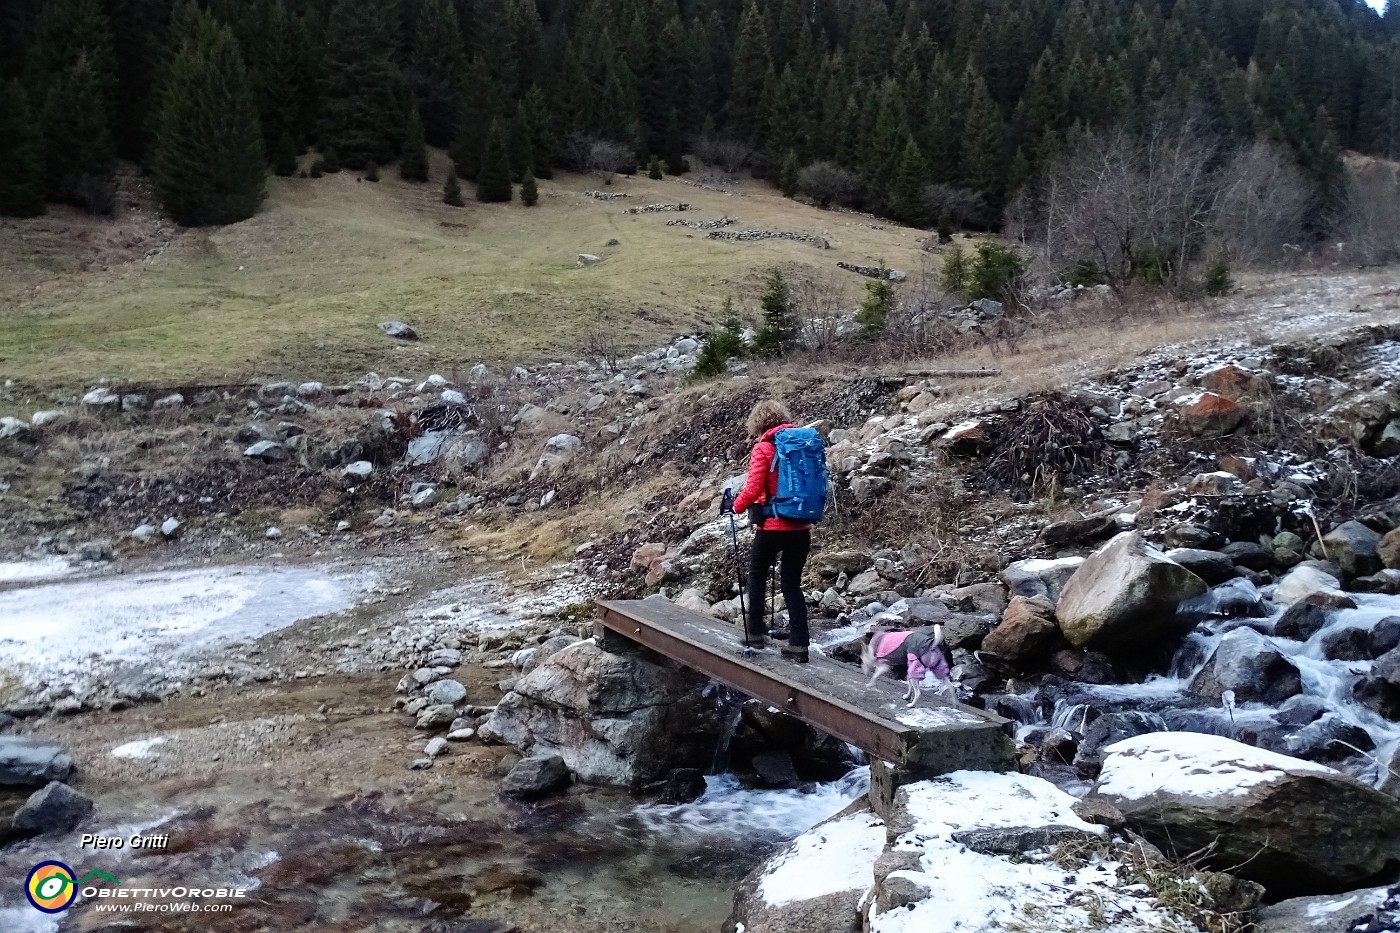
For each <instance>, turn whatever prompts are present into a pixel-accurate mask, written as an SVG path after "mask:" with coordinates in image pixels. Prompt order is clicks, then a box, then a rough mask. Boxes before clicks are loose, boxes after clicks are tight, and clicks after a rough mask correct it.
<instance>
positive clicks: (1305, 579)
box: [1274, 563, 1356, 609]
mask: <svg viewBox="0 0 1400 933" xmlns="http://www.w3.org/2000/svg"><path fill="white" fill-rule="evenodd" d="M1300 601H1306V602H1310V603H1316V604H1317V605H1319V606H1322V607H1324V608H1327V609H1343V608H1347V609H1355V608H1356V602H1355V600H1353V599H1352V598H1351V597H1350V596H1348V595H1347V594H1346V593H1343V592H1342V584H1341V581H1340V580H1338V579H1337V578H1336V577H1334V576H1333V575H1332V574H1330V573H1328V572H1327V571H1325V570H1322V569H1321V568H1319V567H1316V566H1314V565H1313V564H1311V563H1305V564H1299V565H1298V566H1297V567H1294V568H1293V569H1292V570H1290V571H1288V573H1287V574H1285V575H1284V577H1283V579H1282V580H1280V581H1279V582H1278V586H1276V587H1274V602H1276V603H1279V604H1280V605H1284V606H1291V605H1292V604H1293V603H1296V602H1300Z"/></svg>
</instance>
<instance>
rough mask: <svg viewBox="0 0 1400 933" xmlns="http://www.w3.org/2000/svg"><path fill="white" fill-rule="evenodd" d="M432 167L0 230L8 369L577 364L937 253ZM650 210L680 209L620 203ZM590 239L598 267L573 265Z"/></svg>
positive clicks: (326, 370) (759, 187) (220, 375)
mask: <svg viewBox="0 0 1400 933" xmlns="http://www.w3.org/2000/svg"><path fill="white" fill-rule="evenodd" d="M444 170H445V159H443V158H442V157H441V156H440V155H438V156H437V161H436V163H435V165H434V172H433V181H431V182H429V183H428V184H426V185H414V184H410V183H406V182H403V181H400V180H399V179H398V177H397V175H395V174H393V173H392V171H386V172H385V175H384V180H383V181H381V182H380V183H378V184H371V183H367V182H363V181H361V180H360V179H359V177H358V176H357V174H355V173H352V172H343V173H340V174H337V175H327V176H325V177H323V178H320V179H295V178H287V179H284V178H273V179H270V180H269V196H268V200H267V204H266V206H265V207H264V209H263V210H262V212H261V213H259V214H258V215H257V216H256V217H253V218H252V219H250V220H248V221H245V222H243V223H239V224H234V225H232V226H229V227H224V228H209V229H194V230H181V229H179V228H175V227H171V226H170V225H169V224H168V223H165V224H162V223H161V222H160V220H159V218H158V215H156V214H155V213H154V212H153V211H152V210H151V209H150V207H149V204H148V202H146V203H145V204H144V205H143V202H142V199H141V198H140V197H139V195H136V196H134V197H132V198H129V200H130V201H134V202H135V208H134V209H132V208H128V209H126V210H124V211H123V212H121V213H119V214H118V216H117V217H116V218H114V219H108V220H103V219H93V218H86V217H82V216H79V215H77V214H76V213H65V212H63V211H61V210H56V211H55V213H54V214H52V215H50V216H49V217H45V218H38V219H36V220H32V221H12V220H7V221H3V222H0V257H9V258H8V259H5V258H0V273H2V274H0V281H3V282H4V283H6V284H5V285H0V377H3V378H9V379H15V380H17V381H19V382H21V383H24V384H29V385H31V386H33V387H36V388H43V387H57V386H63V387H71V388H76V387H78V386H81V385H84V384H88V383H91V382H94V381H96V380H98V379H99V378H110V379H114V380H119V381H137V382H154V383H164V384H190V383H227V382H242V381H249V380H254V379H259V378H267V377H280V376H289V375H293V374H297V373H306V372H316V373H319V374H321V377H322V378H326V379H344V378H350V377H353V376H356V375H359V374H362V373H364V372H365V371H367V370H376V371H381V372H384V373H386V374H388V373H390V372H397V371H423V370H432V369H435V370H441V371H443V372H444V373H448V374H450V373H451V372H454V371H457V370H459V369H460V370H461V371H463V372H465V370H466V369H467V368H470V366H471V365H472V364H473V363H475V362H478V361H481V360H489V361H495V360H508V361H512V362H515V361H526V362H528V361H539V360H549V359H556V358H566V357H570V356H574V355H577V353H578V351H580V350H581V349H582V347H583V345H584V344H585V343H586V336H587V334H588V333H589V332H590V331H592V330H594V329H597V328H601V329H603V330H605V331H607V332H609V333H611V334H613V335H614V336H615V337H616V339H617V340H618V342H619V343H621V344H622V345H623V346H645V345H651V344H654V343H656V342H660V341H662V340H664V339H665V338H668V337H671V336H674V335H675V334H676V333H677V332H682V331H686V330H688V329H691V328H696V327H703V326H704V324H705V323H706V322H713V321H715V320H716V319H717V313H718V309H719V307H720V306H721V304H722V303H723V301H724V299H725V298H726V297H733V298H734V300H735V302H736V304H739V305H741V306H742V305H743V304H744V303H745V302H751V301H753V300H754V299H755V298H756V295H757V293H758V291H759V288H760V284H761V278H762V276H763V275H765V274H766V273H767V271H768V270H769V269H770V268H772V267H774V266H781V267H783V268H785V269H789V270H793V271H797V270H805V271H806V272H810V273H814V274H817V275H819V276H820V277H822V278H823V279H826V278H829V279H830V280H831V282H832V283H833V284H832V286H831V287H832V288H833V289H835V290H836V291H837V293H838V294H840V295H841V296H843V297H845V296H846V295H847V293H849V295H850V296H854V295H855V294H856V293H857V292H858V291H859V289H860V288H861V286H862V284H863V281H864V280H862V279H859V278H858V277H856V276H854V275H851V274H850V273H847V272H842V271H839V270H837V268H836V263H837V261H846V262H851V263H857V264H862V265H873V264H877V263H879V262H880V261H884V262H885V263H887V264H889V265H890V266H891V267H894V268H900V269H905V270H909V271H911V272H912V271H915V270H917V269H918V268H919V267H920V265H921V264H925V263H927V261H928V259H929V258H931V257H930V256H929V254H926V253H923V252H921V250H920V248H919V244H920V242H921V240H922V238H923V236H924V234H923V233H922V232H921V231H918V230H914V229H910V228H905V227H900V226H898V225H894V224H884V223H878V222H874V221H872V219H871V218H869V217H867V216H864V215H859V214H850V213H835V212H829V211H820V210H817V209H815V208H812V207H809V206H806V205H804V204H800V203H798V202H795V201H790V200H786V199H784V198H782V197H780V196H779V195H778V194H777V192H775V191H774V190H773V189H772V188H770V187H769V186H767V185H764V184H762V183H758V182H742V183H740V184H737V185H735V186H734V188H733V189H732V190H729V191H718V190H712V189H709V188H701V187H697V186H696V185H694V184H689V183H687V182H686V181H685V180H680V179H675V178H667V179H665V180H663V181H652V180H650V179H647V178H645V177H637V178H621V177H619V178H618V179H617V180H616V181H615V182H614V184H613V185H612V186H611V187H609V188H607V189H606V190H607V191H609V192H618V193H622V194H625V195H627V197H626V198H625V199H619V200H615V201H600V200H595V199H593V198H590V197H587V196H586V194H585V192H587V191H588V190H589V189H593V188H596V187H597V186H598V182H597V180H596V179H594V178H590V177H583V176H566V177H562V178H559V179H556V180H554V181H543V182H541V183H540V189H541V198H540V203H539V205H538V206H537V207H535V208H525V207H524V206H523V205H521V204H520V203H519V202H518V201H516V202H513V203H510V204H503V205H502V204H490V205H487V204H479V203H477V202H475V201H470V200H469V201H468V203H467V206H466V207H465V208H453V207H449V206H447V205H444V204H442V203H441V199H440V196H439V192H440V183H441V179H442V177H443V174H442V173H443V171H444ZM129 187H131V186H129ZM470 193H471V192H470V189H469V190H468V192H467V194H468V197H470ZM662 202H664V203H669V204H673V205H674V204H676V203H678V202H686V203H688V204H689V205H690V210H688V211H686V212H684V213H677V212H670V211H668V212H658V213H641V214H632V215H629V214H627V213H625V211H626V209H627V208H628V207H641V206H646V205H649V204H653V203H662ZM722 217H731V218H734V219H735V223H734V224H733V225H731V226H729V227H726V228H725V229H726V230H728V231H731V232H732V231H740V230H750V229H760V230H769V231H792V232H798V233H807V234H813V235H816V236H819V237H822V238H824V239H826V240H827V241H829V243H830V246H831V248H830V249H819V248H817V247H815V246H813V245H810V244H808V243H803V242H796V241H791V240H784V239H769V240H764V241H755V242H735V241H723V240H710V239H708V238H707V231H706V230H700V229H693V228H690V227H684V226H668V222H672V221H676V220H684V221H688V222H690V223H697V222H701V221H711V220H716V219H719V218H722ZM613 239H616V240H617V241H618V243H619V245H617V246H611V247H610V246H607V245H606V244H607V243H608V242H609V241H610V240H613ZM585 252H586V253H592V254H595V255H598V256H600V257H602V262H600V263H598V264H596V265H592V266H587V267H583V266H580V264H579V263H578V258H577V257H578V255H579V254H580V253H585ZM388 319H398V320H404V321H407V322H409V323H411V324H412V325H413V326H414V327H415V328H417V330H418V332H419V334H420V336H421V337H422V338H423V339H422V340H421V341H419V342H418V343H414V344H402V343H398V342H395V341H392V340H389V339H387V338H385V337H384V336H383V335H382V334H380V333H379V331H378V329H377V327H376V325H377V324H378V323H379V322H381V321H384V320H388Z"/></svg>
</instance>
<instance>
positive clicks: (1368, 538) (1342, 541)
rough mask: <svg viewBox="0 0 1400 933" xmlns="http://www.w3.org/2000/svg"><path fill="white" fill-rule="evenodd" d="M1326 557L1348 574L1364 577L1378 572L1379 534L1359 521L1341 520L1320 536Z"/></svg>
mask: <svg viewBox="0 0 1400 933" xmlns="http://www.w3.org/2000/svg"><path fill="white" fill-rule="evenodd" d="M1322 542H1323V544H1325V545H1326V549H1327V557H1328V559H1330V560H1333V561H1336V562H1337V565H1338V566H1340V567H1341V568H1342V571H1343V572H1344V573H1346V574H1347V575H1348V576H1352V577H1364V576H1367V575H1369V574H1373V573H1376V572H1378V571H1379V570H1380V569H1381V567H1382V564H1381V556H1380V552H1379V550H1378V548H1379V545H1380V542H1381V536H1380V534H1379V533H1378V532H1375V531H1372V530H1371V529H1370V528H1367V527H1366V526H1365V525H1363V524H1361V523H1360V522H1343V523H1342V524H1340V525H1338V526H1337V527H1336V528H1333V529H1332V530H1331V531H1329V532H1328V533H1327V534H1326V535H1324V536H1323V538H1322Z"/></svg>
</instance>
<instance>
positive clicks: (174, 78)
mask: <svg viewBox="0 0 1400 933" xmlns="http://www.w3.org/2000/svg"><path fill="white" fill-rule="evenodd" d="M170 77H171V83H170V87H169V89H168V90H167V92H166V94H165V95H164V98H163V100H162V104H161V112H160V133H159V135H158V136H157V137H156V146H155V152H154V160H153V161H154V172H153V174H154V176H155V183H156V191H157V192H158V193H159V195H160V199H161V202H162V203H163V204H164V205H165V209H166V210H167V211H169V212H170V214H171V216H173V217H174V218H175V220H176V221H177V222H178V223H181V224H184V225H185V226H187V227H199V226H205V225H207V224H227V223H234V222H236V221H239V220H244V219H246V218H248V217H251V216H252V215H253V214H255V213H256V212H257V210H258V206H259V205H260V204H261V203H262V199H263V190H264V176H265V174H266V166H267V163H266V160H265V158H264V154H263V140H262V130H261V127H260V126H259V121H258V111H257V105H256V103H255V101H254V97H253V90H252V88H251V87H250V86H249V84H248V77H247V73H246V72H245V70H244V67H243V59H242V57H241V56H240V54H239V50H238V41H237V40H236V39H235V38H234V37H233V33H232V31H231V30H229V28H228V27H227V26H221V25H219V24H218V23H216V22H215V21H214V20H213V19H212V18H208V19H206V21H205V22H204V23H203V24H202V25H201V27H200V31H199V35H198V37H197V38H196V39H195V41H193V42H190V43H186V44H185V46H184V47H183V48H182V49H181V50H180V53H179V54H178V55H177V56H176V57H175V61H174V63H173V64H172V66H171V72H170Z"/></svg>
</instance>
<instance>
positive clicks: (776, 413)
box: [744, 398, 792, 437]
mask: <svg viewBox="0 0 1400 933" xmlns="http://www.w3.org/2000/svg"><path fill="white" fill-rule="evenodd" d="M791 421H792V412H790V411H788V407H787V406H786V405H784V404H783V403H782V402H780V401H778V400H777V399H775V398H766V399H764V400H763V401H761V402H759V403H758V404H757V405H755V406H754V407H753V411H751V412H749V418H748V420H747V421H745V422H744V427H746V428H747V429H748V432H749V437H762V436H763V432H765V431H767V430H768V429H769V428H776V427H777V426H778V425H780V424H789V423H790V422H791Z"/></svg>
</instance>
